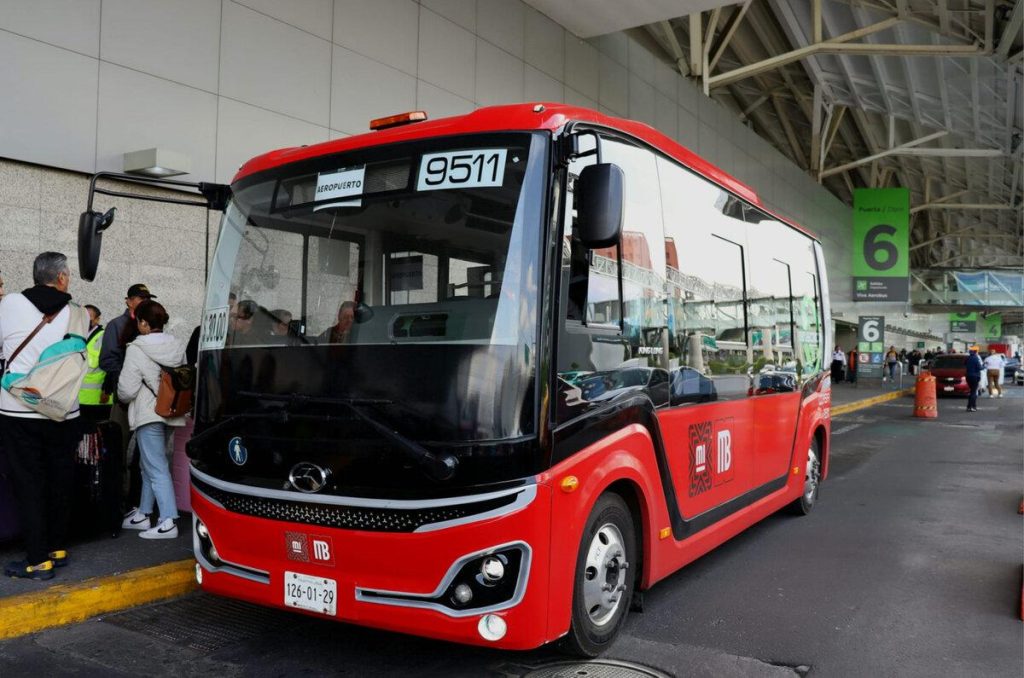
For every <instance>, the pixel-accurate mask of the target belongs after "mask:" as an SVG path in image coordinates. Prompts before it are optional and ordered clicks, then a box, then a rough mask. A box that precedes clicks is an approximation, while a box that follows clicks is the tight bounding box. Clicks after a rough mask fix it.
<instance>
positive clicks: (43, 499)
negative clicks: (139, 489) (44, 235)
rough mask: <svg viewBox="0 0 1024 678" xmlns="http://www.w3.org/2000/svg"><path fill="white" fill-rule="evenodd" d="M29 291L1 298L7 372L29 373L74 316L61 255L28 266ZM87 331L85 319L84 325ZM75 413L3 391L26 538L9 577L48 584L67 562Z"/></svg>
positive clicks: (46, 255) (4, 432)
mask: <svg viewBox="0 0 1024 678" xmlns="http://www.w3.org/2000/svg"><path fill="white" fill-rule="evenodd" d="M32 279H33V281H34V282H35V285H34V286H33V287H30V288H29V289H27V290H25V291H24V292H22V293H20V294H17V293H15V294H8V295H7V296H5V297H4V298H3V300H2V301H0V344H2V345H3V353H4V355H6V356H8V357H9V362H10V364H9V365H8V366H7V367H8V368H9V370H10V371H11V372H14V373H20V374H26V373H28V372H29V371H30V370H31V369H32V367H33V366H34V365H35V364H36V363H37V362H39V356H40V354H42V352H43V350H45V349H46V348H47V347H49V346H51V345H53V344H55V343H57V342H59V341H61V340H62V339H63V338H64V335H65V334H67V332H68V329H69V327H70V326H71V321H72V314H78V313H82V314H84V313H85V311H83V310H82V309H81V308H79V307H77V306H74V305H72V304H71V303H70V301H71V295H70V294H68V288H69V287H70V284H71V270H70V269H69V268H68V259H67V257H66V256H64V255H63V254H61V253H60V252H43V253H42V254H40V255H39V256H37V257H36V259H35V261H34V262H33V264H32ZM83 326H84V322H83ZM77 418H78V410H77V409H75V410H72V411H71V412H69V413H68V415H67V418H66V419H65V420H64V421H54V420H52V419H48V418H47V417H45V416H43V415H42V414H39V413H38V412H35V411H33V410H31V409H29V408H28V407H26V406H25V405H24V404H23V403H22V402H21V401H20V400H19V399H18V398H15V397H14V396H13V395H11V394H10V393H9V392H8V391H7V390H6V389H0V419H2V422H0V438H2V441H3V444H2V445H0V447H2V448H3V450H4V451H5V453H6V457H7V460H8V462H9V463H10V467H11V474H12V480H13V482H12V485H13V486H14V494H15V501H16V504H17V507H18V515H19V516H20V518H21V525H22V534H23V536H24V539H25V559H24V560H20V561H13V562H10V563H8V564H7V565H6V567H4V574H5V575H6V576H8V577H21V578H26V579H52V578H53V568H54V567H61V566H63V565H66V564H67V562H68V552H67V536H68V535H67V533H68V523H69V521H70V516H71V511H70V505H69V500H70V497H71V491H72V486H73V483H74V473H75V447H76V445H77V444H78V434H79V428H78V422H77V421H76V419H77Z"/></svg>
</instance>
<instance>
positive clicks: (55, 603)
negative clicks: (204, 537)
mask: <svg viewBox="0 0 1024 678" xmlns="http://www.w3.org/2000/svg"><path fill="white" fill-rule="evenodd" d="M905 385H906V383H905ZM909 385H910V386H911V387H912V385H913V384H912V382H910V384H909ZM888 386H889V385H888V384H882V383H881V382H877V383H861V384H857V385H856V386H855V385H853V384H845V383H844V384H836V385H834V386H833V389H832V403H833V415H834V416H841V415H842V414H844V413H845V412H851V411H854V410H858V409H862V408H864V407H870V406H871V405H874V404H876V403H878V402H883V401H885V400H893V399H896V398H899V397H901V396H903V395H907V394H909V393H912V392H913V389H912V388H906V389H903V390H897V389H893V388H888ZM178 531H179V535H178V538H177V539H168V540H145V539H140V538H139V537H138V533H137V532H135V531H133V530H123V531H122V532H121V535H120V536H119V537H118V538H116V539H111V538H110V537H109V536H107V535H103V536H100V537H96V538H93V539H89V540H82V541H80V542H79V543H72V544H71V546H70V548H69V554H70V561H69V564H68V566H67V567H63V568H60V569H59V570H57V571H56V575H57V576H55V577H54V578H53V579H51V580H50V581H45V582H40V581H31V580H22V579H4V578H0V619H3V620H4V624H3V625H2V626H0V639H3V638H13V637H15V636H19V635H24V634H26V633H34V632H36V631H40V630H42V629H44V628H49V627H52V626H61V625H64V624H71V623H74V622H78V621H82V620H84V619H88V618H90V617H94V616H96V615H99V614H106V613H109V612H114V611H117V610H123V609H128V608H130V607H135V606H138V605H145V604H148V603H152V602H156V601H158V600H163V599H166V598H172V597H177V596H180V595H184V594H186V593H188V592H190V591H192V590H194V589H195V587H196V584H195V569H194V567H195V565H194V561H193V560H192V518H191V515H190V514H187V513H182V516H181V519H180V520H179V521H178ZM23 555H24V554H23V552H22V551H20V545H19V544H17V543H7V544H0V561H2V562H7V561H9V560H14V559H16V558H21V557H23Z"/></svg>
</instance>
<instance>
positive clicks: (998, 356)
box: [985, 353, 1006, 398]
mask: <svg viewBox="0 0 1024 678" xmlns="http://www.w3.org/2000/svg"><path fill="white" fill-rule="evenodd" d="M1005 366H1006V360H1004V359H1003V354H1002V353H989V354H988V356H987V357H986V358H985V376H986V377H987V378H988V397H989V398H995V397H999V398H1002V397H1003V387H1002V386H1000V384H999V381H1000V379H1002V378H1003V368H1004V367H1005Z"/></svg>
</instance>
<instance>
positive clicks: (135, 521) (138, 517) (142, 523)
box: [121, 507, 150, 530]
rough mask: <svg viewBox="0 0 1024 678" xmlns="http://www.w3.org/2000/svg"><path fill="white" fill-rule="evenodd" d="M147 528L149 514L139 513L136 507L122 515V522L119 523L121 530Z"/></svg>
mask: <svg viewBox="0 0 1024 678" xmlns="http://www.w3.org/2000/svg"><path fill="white" fill-rule="evenodd" d="M149 528H150V524H149V516H147V515H146V514H145V513H139V509H138V508H137V507H136V508H133V509H132V510H131V513H129V514H128V515H126V516H125V517H124V522H122V523H121V529H123V530H148V529H149Z"/></svg>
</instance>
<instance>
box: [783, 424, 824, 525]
mask: <svg viewBox="0 0 1024 678" xmlns="http://www.w3.org/2000/svg"><path fill="white" fill-rule="evenodd" d="M820 489H821V446H820V445H819V444H818V439H817V438H815V439H814V440H813V441H812V442H811V446H810V448H809V449H808V450H807V466H806V468H805V471H804V490H803V492H802V493H801V494H800V497H799V498H798V499H796V500H794V501H793V503H792V504H790V505H789V510H790V512H791V513H794V514H796V515H798V516H806V515H807V514H808V513H810V512H811V511H812V510H813V509H814V505H815V504H817V503H818V492H819V490H820Z"/></svg>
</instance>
